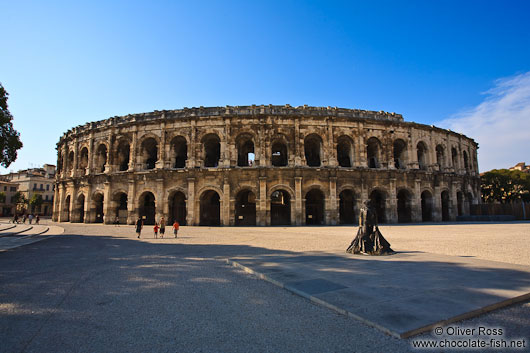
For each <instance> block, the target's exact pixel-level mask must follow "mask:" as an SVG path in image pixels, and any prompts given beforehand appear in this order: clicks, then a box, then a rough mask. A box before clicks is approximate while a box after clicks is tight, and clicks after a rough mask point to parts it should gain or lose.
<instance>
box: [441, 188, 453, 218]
mask: <svg viewBox="0 0 530 353" xmlns="http://www.w3.org/2000/svg"><path fill="white" fill-rule="evenodd" d="M441 199H442V221H444V222H447V221H449V207H450V202H451V199H450V197H449V191H448V190H443V191H442V193H441Z"/></svg>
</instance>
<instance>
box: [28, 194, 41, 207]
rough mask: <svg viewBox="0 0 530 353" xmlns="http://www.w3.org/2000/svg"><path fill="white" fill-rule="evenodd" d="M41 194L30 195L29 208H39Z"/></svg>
mask: <svg viewBox="0 0 530 353" xmlns="http://www.w3.org/2000/svg"><path fill="white" fill-rule="evenodd" d="M42 202H43V200H42V195H41V194H33V196H32V197H31V200H29V205H30V206H31V210H32V211H35V209H36V208H39V207H40V205H42Z"/></svg>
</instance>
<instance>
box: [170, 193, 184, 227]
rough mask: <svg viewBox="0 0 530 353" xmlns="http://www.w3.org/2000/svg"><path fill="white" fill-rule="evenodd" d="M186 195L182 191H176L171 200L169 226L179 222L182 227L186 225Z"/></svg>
mask: <svg viewBox="0 0 530 353" xmlns="http://www.w3.org/2000/svg"><path fill="white" fill-rule="evenodd" d="M186 216H187V210H186V195H184V193H183V192H181V191H176V192H175V193H173V194H172V195H171V197H170V198H169V224H170V225H172V224H173V223H175V221H177V222H178V223H179V224H180V225H181V226H185V225H186Z"/></svg>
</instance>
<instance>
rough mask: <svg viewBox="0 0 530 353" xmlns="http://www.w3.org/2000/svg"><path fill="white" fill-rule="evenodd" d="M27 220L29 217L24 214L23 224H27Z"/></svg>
mask: <svg viewBox="0 0 530 353" xmlns="http://www.w3.org/2000/svg"><path fill="white" fill-rule="evenodd" d="M26 218H28V216H26V214H25V213H24V217H22V223H23V224H26Z"/></svg>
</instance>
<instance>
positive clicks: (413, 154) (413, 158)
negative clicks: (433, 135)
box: [407, 130, 420, 169]
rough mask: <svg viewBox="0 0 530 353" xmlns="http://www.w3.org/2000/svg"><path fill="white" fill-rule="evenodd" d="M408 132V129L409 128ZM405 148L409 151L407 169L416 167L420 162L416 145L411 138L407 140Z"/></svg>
mask: <svg viewBox="0 0 530 353" xmlns="http://www.w3.org/2000/svg"><path fill="white" fill-rule="evenodd" d="M409 134H410V130H409ZM407 145H408V146H407V150H408V153H409V166H408V167H409V169H418V168H419V167H420V164H419V163H418V152H417V148H416V146H414V144H413V142H412V138H411V139H409V140H408V142H407Z"/></svg>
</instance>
